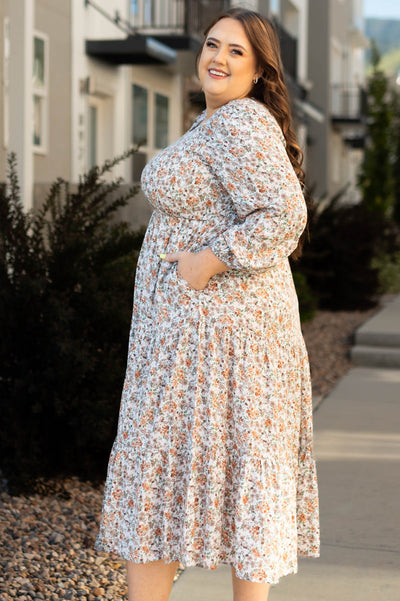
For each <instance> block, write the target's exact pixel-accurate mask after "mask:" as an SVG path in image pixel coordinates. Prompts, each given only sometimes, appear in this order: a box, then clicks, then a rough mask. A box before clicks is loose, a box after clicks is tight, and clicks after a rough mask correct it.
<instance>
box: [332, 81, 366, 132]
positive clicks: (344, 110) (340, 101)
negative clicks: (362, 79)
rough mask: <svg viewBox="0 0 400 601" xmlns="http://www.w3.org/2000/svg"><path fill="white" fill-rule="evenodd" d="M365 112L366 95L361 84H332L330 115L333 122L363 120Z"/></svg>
mask: <svg viewBox="0 0 400 601" xmlns="http://www.w3.org/2000/svg"><path fill="white" fill-rule="evenodd" d="M366 112H367V95H366V91H365V90H364V88H362V87H361V86H347V85H343V84H334V85H333V86H332V89H331V117H332V120H333V121H335V122H338V123H340V122H342V123H348V122H349V123H354V122H361V121H363V119H364V117H365V116H366Z"/></svg>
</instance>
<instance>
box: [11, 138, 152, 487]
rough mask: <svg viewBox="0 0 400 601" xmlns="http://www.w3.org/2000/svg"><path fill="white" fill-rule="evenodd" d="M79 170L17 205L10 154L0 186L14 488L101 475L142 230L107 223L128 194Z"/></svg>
mask: <svg viewBox="0 0 400 601" xmlns="http://www.w3.org/2000/svg"><path fill="white" fill-rule="evenodd" d="M133 152H135V150H130V151H127V152H126V153H125V154H124V155H122V156H120V157H117V158H116V159H114V160H113V161H111V162H106V163H105V164H104V165H103V167H102V168H98V167H94V168H93V169H91V170H90V171H89V173H88V174H86V175H85V176H84V177H83V178H82V180H81V181H80V183H79V185H78V186H77V189H76V191H75V192H71V187H70V186H69V184H68V183H67V182H65V181H63V180H61V179H58V180H57V181H56V182H55V183H54V184H53V186H52V188H51V191H50V193H49V196H48V198H47V200H46V202H45V203H44V205H43V207H42V208H41V209H40V210H39V211H38V212H36V213H35V214H34V213H25V212H24V210H23V204H22V201H21V199H20V193H19V187H18V181H17V176H16V159H15V155H11V156H10V158H9V186H8V189H9V192H6V191H5V190H4V189H3V190H1V191H0V286H1V291H2V292H1V296H0V329H1V333H2V335H1V338H0V365H1V367H0V399H1V422H0V456H1V468H2V470H3V471H4V473H5V476H6V477H7V478H8V479H9V481H10V485H11V486H14V487H18V486H19V487H21V486H22V483H23V482H24V481H25V480H26V479H27V478H28V477H35V476H39V475H40V476H46V477H48V476H55V475H70V474H75V475H78V476H82V477H91V478H96V477H100V476H103V475H104V470H105V466H106V462H107V458H108V454H109V451H110V445H111V443H112V440H113V437H114V436H115V428H116V420H117V415H118V407H119V402H120V394H121V387H122V381H123V375H124V368H125V362H126V347H127V341H128V334H129V322H130V317H131V303H132V291H133V281H134V280H133V278H134V271H135V265H136V259H137V255H138V250H139V249H140V245H141V242H142V239H143V231H141V232H137V233H133V232H132V231H130V229H129V227H128V225H127V224H126V223H121V222H115V221H114V222H113V221H112V218H115V213H116V211H117V209H118V208H119V207H121V206H123V205H125V204H126V203H127V202H128V199H129V198H131V197H132V196H133V195H134V194H135V193H136V189H135V188H130V189H129V190H128V191H127V192H126V193H125V194H123V193H122V192H121V190H120V184H121V182H122V180H121V179H113V180H112V181H111V182H108V183H107V182H105V181H104V178H103V175H104V174H105V173H106V172H109V171H111V169H112V168H113V167H114V165H116V164H117V163H119V162H120V161H121V160H123V159H125V158H127V157H129V156H130V155H131V154H133Z"/></svg>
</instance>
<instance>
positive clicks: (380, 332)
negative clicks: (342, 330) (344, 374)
mask: <svg viewBox="0 0 400 601" xmlns="http://www.w3.org/2000/svg"><path fill="white" fill-rule="evenodd" d="M351 358H352V360H353V363H354V365H358V366H365V367H391V368H395V369H400V295H398V296H396V297H395V298H394V299H393V300H392V301H390V302H389V303H388V304H387V305H386V306H385V307H384V308H383V309H382V310H381V311H379V313H377V314H376V315H374V317H372V318H371V319H370V320H368V321H367V322H366V323H364V324H363V325H362V326H361V327H360V328H359V329H358V330H357V332H356V335H355V346H353V348H352V351H351Z"/></svg>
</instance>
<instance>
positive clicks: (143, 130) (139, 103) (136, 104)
mask: <svg viewBox="0 0 400 601" xmlns="http://www.w3.org/2000/svg"><path fill="white" fill-rule="evenodd" d="M147 113H148V92H147V90H146V88H142V86H137V85H136V84H135V85H134V86H133V136H132V137H133V143H134V144H147Z"/></svg>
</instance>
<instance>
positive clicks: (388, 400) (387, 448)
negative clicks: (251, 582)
mask: <svg viewBox="0 0 400 601" xmlns="http://www.w3.org/2000/svg"><path fill="white" fill-rule="evenodd" d="M399 299H400V297H397V299H395V302H393V303H390V304H389V305H388V306H387V307H385V308H384V309H383V310H382V311H381V312H380V313H379V315H380V319H381V323H384V322H387V319H386V320H385V317H387V316H388V313H389V314H390V315H389V316H390V323H391V324H392V327H391V333H392V334H393V333H394V332H398V333H399V334H400V302H399ZM385 312H386V314H385ZM373 319H374V318H373ZM376 322H377V320H376V319H375V320H374V322H373V324H372V325H373V328H374V331H375V328H376ZM367 323H368V322H367ZM362 327H363V332H366V331H367V330H368V325H367V324H364V326H362ZM314 451H315V458H316V460H317V471H318V481H319V492H320V518H321V557H320V558H318V559H311V558H309V559H307V558H299V572H298V574H297V575H291V576H286V577H283V578H282V579H281V581H280V583H279V584H278V585H275V586H272V587H271V592H270V595H269V601H337V600H338V599H340V600H341V601H372V600H373V601H399V599H400V512H399V507H400V369H386V368H385V369H382V368H375V367H354V368H353V369H351V370H350V371H349V373H348V374H347V375H346V376H345V377H344V378H343V379H342V380H341V381H340V382H339V384H338V385H337V386H336V388H335V389H334V390H333V391H332V392H331V394H330V395H328V396H327V397H326V398H325V399H324V400H323V402H322V403H321V404H320V405H319V406H318V407H317V409H316V411H315V413H314ZM170 599H171V601H232V585H231V569H230V567H229V566H225V565H221V566H219V567H218V569H217V570H204V569H202V568H188V569H186V570H185V572H184V573H183V574H182V576H181V577H180V578H179V579H178V581H177V582H176V583H175V584H174V587H173V591H172V595H171V598H170Z"/></svg>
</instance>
